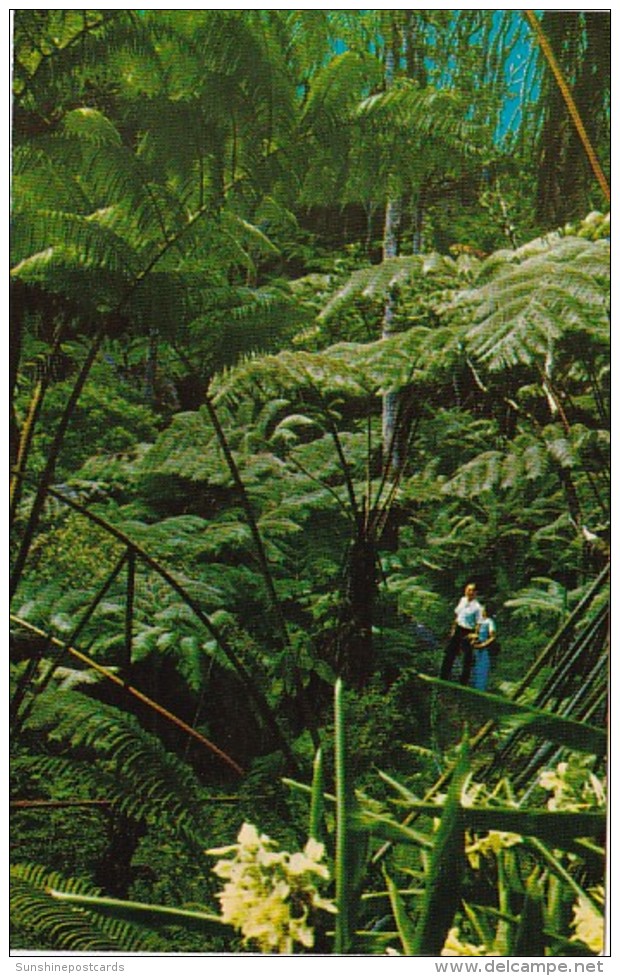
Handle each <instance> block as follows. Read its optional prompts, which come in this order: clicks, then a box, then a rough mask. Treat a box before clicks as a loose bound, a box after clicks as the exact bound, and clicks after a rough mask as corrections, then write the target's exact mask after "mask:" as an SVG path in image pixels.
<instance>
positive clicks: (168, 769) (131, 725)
mask: <svg viewBox="0 0 620 976" xmlns="http://www.w3.org/2000/svg"><path fill="white" fill-rule="evenodd" d="M25 728H26V729H32V730H34V729H37V730H39V731H43V730H45V731H46V733H47V735H49V736H51V737H52V738H53V739H55V740H57V741H61V742H65V743H67V744H68V745H70V746H71V747H72V748H73V749H76V748H80V749H84V748H87V749H89V750H92V751H93V752H94V754H95V755H98V756H101V757H102V758H105V760H106V762H107V763H112V764H113V767H112V768H113V769H114V770H115V775H114V776H113V777H112V778H111V779H110V783H109V790H110V794H109V795H110V798H111V799H113V800H114V802H115V803H116V804H118V806H119V808H120V809H121V810H123V811H124V812H125V813H126V814H127V815H128V816H131V817H133V818H135V819H138V820H142V819H146V820H148V821H151V820H152V819H153V818H154V817H157V818H159V819H160V820H162V821H163V822H165V823H167V824H169V825H170V827H171V828H172V829H173V830H174V831H176V832H178V833H180V835H181V836H183V837H185V838H186V839H189V840H190V841H191V842H192V843H194V844H196V845H199V844H200V840H199V838H198V826H197V824H198V823H199V822H200V819H201V818H200V805H199V798H200V786H199V784H198V781H197V780H196V778H195V776H194V774H193V773H192V772H191V770H190V769H189V768H188V767H187V766H185V765H184V764H183V763H182V762H181V761H180V760H178V759H177V758H176V757H175V756H174V755H173V754H172V753H169V752H167V751H166V750H165V749H164V747H163V746H162V744H161V742H160V741H159V740H158V739H157V738H156V737H155V736H154V735H151V734H150V733H148V732H146V731H145V730H144V729H142V728H141V726H140V725H139V723H138V722H137V720H136V719H135V718H133V717H132V716H131V715H128V714H126V713H124V712H122V711H120V710H119V709H117V708H115V707H114V706H111V705H105V704H104V703H103V702H99V701H95V700H93V699H91V698H88V697H86V696H84V695H82V694H80V693H79V692H65V693H62V694H61V693H59V692H58V691H51V690H49V691H46V692H42V693H40V694H39V695H37V698H36V700H35V704H34V708H33V709H32V711H31V713H30V715H29V717H28V719H27V722H26V724H25Z"/></svg>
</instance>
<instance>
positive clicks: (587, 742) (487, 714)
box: [416, 674, 607, 756]
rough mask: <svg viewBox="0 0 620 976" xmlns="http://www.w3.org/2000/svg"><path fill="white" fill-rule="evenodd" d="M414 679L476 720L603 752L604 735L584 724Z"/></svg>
mask: <svg viewBox="0 0 620 976" xmlns="http://www.w3.org/2000/svg"><path fill="white" fill-rule="evenodd" d="M416 680H418V681H420V682H422V683H423V684H429V685H431V686H435V687H437V688H440V689H441V691H442V693H445V694H450V695H452V696H455V697H456V698H460V699H461V701H463V702H464V703H465V704H468V705H471V706H472V707H473V708H475V711H476V714H477V715H478V716H479V717H480V718H487V719H492V720H493V721H496V722H508V723H510V725H511V727H513V728H522V729H524V730H525V731H527V732H528V733H529V734H531V735H537V736H540V737H541V738H543V739H550V740H551V741H552V742H557V743H558V744H560V745H563V746H565V747H566V748H567V749H572V750H575V751H576V752H585V753H588V754H589V755H594V756H600V755H603V754H604V753H605V752H606V750H607V733H606V731H605V730H604V729H599V728H597V727H596V726H594V725H589V724H587V723H586V722H577V721H575V720H574V719H569V718H563V717H562V716H560V715H553V714H552V713H551V712H545V711H542V710H541V709H539V708H532V707H531V706H529V705H520V704H519V703H517V702H513V701H510V700H509V699H507V698H502V697H501V696H500V695H492V694H489V692H485V691H477V690H476V689H474V688H467V687H465V686H463V685H458V684H453V683H452V682H451V681H442V680H441V679H439V678H432V677H429V675H426V674H418V675H416Z"/></svg>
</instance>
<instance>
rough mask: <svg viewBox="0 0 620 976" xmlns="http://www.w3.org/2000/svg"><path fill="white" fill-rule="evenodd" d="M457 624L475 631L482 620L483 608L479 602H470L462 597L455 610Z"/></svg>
mask: <svg viewBox="0 0 620 976" xmlns="http://www.w3.org/2000/svg"><path fill="white" fill-rule="evenodd" d="M454 612H455V614H456V622H457V624H458V625H459V627H465V628H466V629H467V630H474V629H475V627H477V625H478V624H479V623H480V621H481V620H482V607H481V606H480V604H479V603H478V601H477V600H475V599H474V600H468V599H467V597H466V596H462V597H461V599H460V600H459V602H458V603H457V605H456V608H455V611H454Z"/></svg>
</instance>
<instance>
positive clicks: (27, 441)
mask: <svg viewBox="0 0 620 976" xmlns="http://www.w3.org/2000/svg"><path fill="white" fill-rule="evenodd" d="M61 338H62V330H61V328H57V329H56V332H55V335H54V342H53V345H52V348H51V350H50V353H49V356H50V359H52V358H53V357H54V355H55V354H56V353H57V352H58V350H59V348H60V342H61ZM49 379H50V374H49V370H46V372H45V375H44V376H43V377H42V378H41V379H40V380H39V381H38V383H37V385H36V387H35V389H34V391H33V393H32V396H31V398H30V404H29V406H28V411H27V414H26V418H25V420H24V423H23V426H22V429H21V431H20V432H19V444H18V448H17V458H16V460H15V466H14V468H13V470H12V472H11V485H10V493H9V502H10V509H9V519H10V524H12V522H13V520H14V519H15V515H16V513H17V506H18V505H19V501H20V497H21V488H22V479H23V476H24V474H25V472H26V465H27V463H28V455H29V452H30V447H31V444H32V438H33V435H34V430H35V426H36V423H37V419H38V416H39V413H40V412H41V407H42V406H43V400H44V397H45V393H46V391H47V387H48V384H49Z"/></svg>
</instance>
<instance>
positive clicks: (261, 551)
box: [205, 392, 320, 748]
mask: <svg viewBox="0 0 620 976" xmlns="http://www.w3.org/2000/svg"><path fill="white" fill-rule="evenodd" d="M205 404H206V407H207V413H208V414H209V418H210V420H211V423H212V425H213V429H214V431H215V434H216V437H217V439H218V442H219V445H220V447H221V449H222V453H223V454H224V458H225V460H226V464H227V466H228V470H229V471H230V475H231V477H232V479H233V483H234V484H235V487H236V488H237V491H238V492H239V498H240V500H241V504H242V506H243V511H244V512H245V517H246V520H247V523H248V526H249V528H250V532H251V533H252V539H253V541H254V550H255V552H256V556H257V558H258V562H259V566H260V569H261V573H262V576H263V580H264V581H265V585H266V587H267V593H268V594H269V602H270V605H271V610H272V613H273V617H274V619H275V621H276V623H277V626H278V629H279V631H280V640H281V644H282V646H283V647H285V648H287V649H288V651H289V654H290V656H291V660H292V663H293V675H294V679H295V685H296V689H297V694H298V696H299V702H300V704H301V707H302V710H303V712H304V716H305V721H306V725H307V728H308V731H309V733H310V736H311V738H312V741H313V743H314V746H315V748H318V746H319V744H320V738H319V733H318V731H317V728H316V723H315V722H314V720H313V718H312V714H311V711H310V707H309V703H308V699H307V695H306V690H305V688H304V686H303V682H302V680H301V674H300V671H299V665H298V662H297V653H296V651H295V649H294V648H293V647H292V645H291V640H290V637H289V633H288V627H287V625H286V619H285V617H284V613H283V612H282V604H281V602H280V599H279V597H278V593H277V590H276V585H275V581H274V578H273V574H272V572H271V567H270V565H269V560H268V559H267V553H266V552H265V546H264V544H263V537H262V535H261V532H260V529H259V527H258V522H257V521H256V517H255V515H254V510H253V508H252V503H251V501H250V498H249V495H248V492H247V489H246V486H245V484H244V482H243V479H242V477H241V474H240V472H239V468H238V467H237V463H236V461H235V458H234V456H233V453H232V451H231V449H230V445H229V443H228V440H227V438H226V434H225V433H224V429H223V427H222V425H221V423H220V419H219V417H218V414H217V409H216V407H215V405H214V403H213V401H212V399H211V396H210V394H209V392H207V394H206V396H205Z"/></svg>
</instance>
